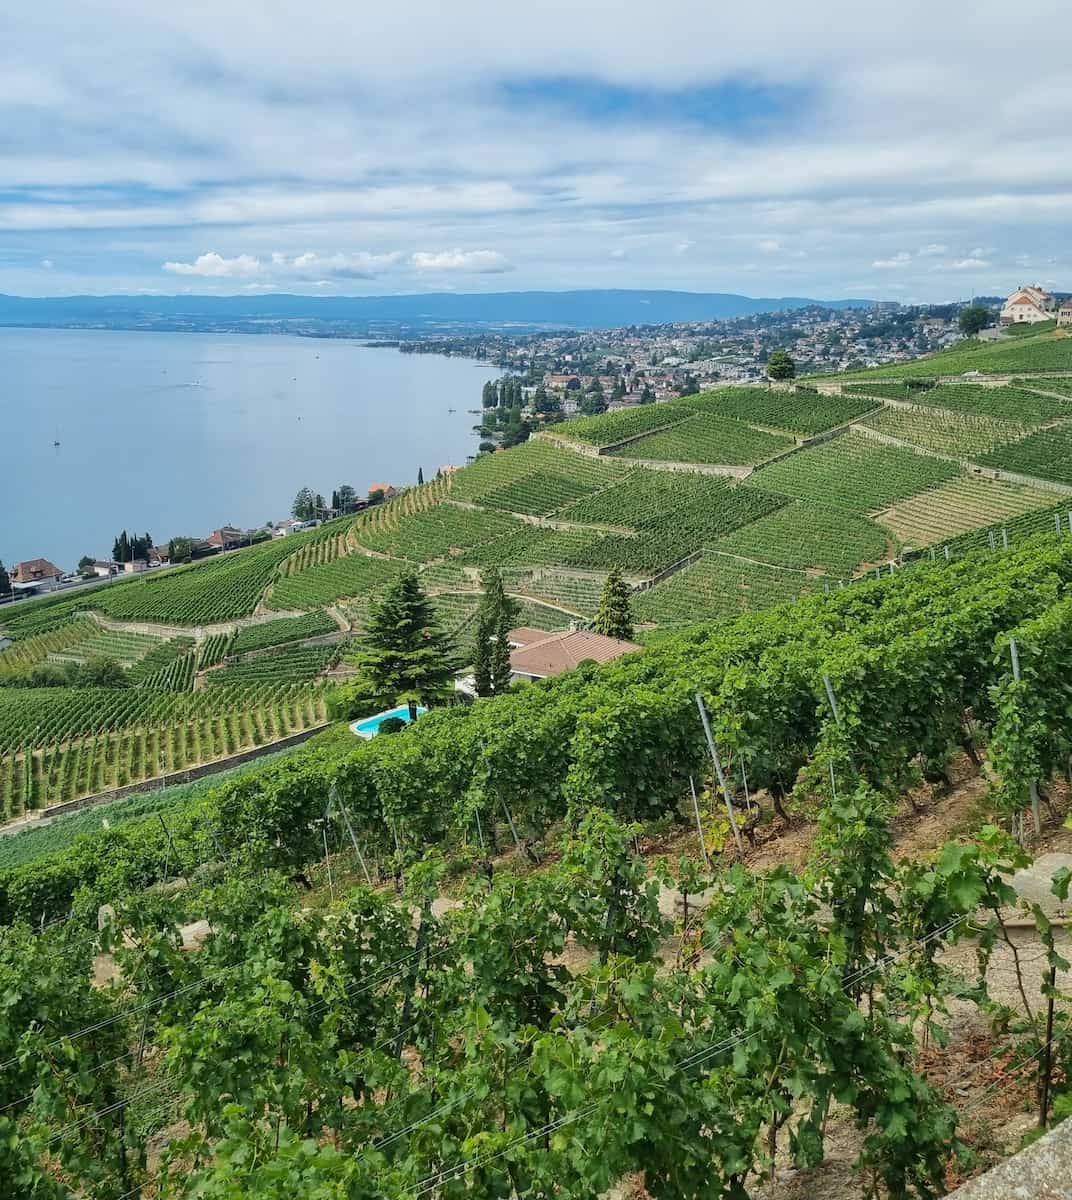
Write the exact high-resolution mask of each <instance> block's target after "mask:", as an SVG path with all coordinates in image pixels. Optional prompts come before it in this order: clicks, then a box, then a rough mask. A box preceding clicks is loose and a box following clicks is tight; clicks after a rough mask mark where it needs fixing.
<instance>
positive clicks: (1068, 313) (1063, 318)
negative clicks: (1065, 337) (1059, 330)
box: [1057, 300, 1072, 326]
mask: <svg viewBox="0 0 1072 1200" xmlns="http://www.w3.org/2000/svg"><path fill="white" fill-rule="evenodd" d="M1057 324H1058V325H1062V326H1072V300H1066V301H1065V302H1064V304H1062V305H1061V307H1060V308H1059V309H1058V310H1057Z"/></svg>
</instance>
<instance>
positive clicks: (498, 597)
mask: <svg viewBox="0 0 1072 1200" xmlns="http://www.w3.org/2000/svg"><path fill="white" fill-rule="evenodd" d="M480 582H481V584H482V585H483V588H484V595H483V597H482V598H481V601H480V608H479V610H478V611H477V618H476V650H475V653H474V658H473V674H474V678H475V683H476V692H477V695H478V696H491V695H494V694H495V693H496V692H498V693H502V692H505V691H506V690H507V689H508V688H509V687H510V675H511V671H510V639H509V637H508V636H507V635H508V634H509V632H510V630H511V629H512V628H513V625H514V621H515V620H516V619H517V605H516V604H515V602H514V601H513V600H511V599H510V597H509V596H507V595H506V592H505V591H504V590H503V581H502V576H501V575H500V574H499V572H498V570H497V569H495V568H494V567H492V568H491V569H490V570H488V571H485V572H483V573H482V574H481V577H480Z"/></svg>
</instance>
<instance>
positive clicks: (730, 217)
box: [0, 0, 1072, 299]
mask: <svg viewBox="0 0 1072 1200" xmlns="http://www.w3.org/2000/svg"><path fill="white" fill-rule="evenodd" d="M1040 3H1041V7H1037V8H1036V10H1035V11H1036V19H1035V20H1033V21H1030V22H1019V23H1014V24H1013V25H1010V23H1009V22H1008V20H1007V18H1006V16H1005V12H1006V9H1007V3H1006V0H978V3H977V4H976V7H975V8H974V9H973V15H974V19H973V21H972V22H971V23H970V24H969V25H966V24H965V22H964V21H963V19H962V16H961V14H960V12H959V11H958V10H957V8H956V6H948V5H947V6H941V5H938V6H935V5H934V4H933V0H927V2H926V3H925V2H924V0H901V3H899V4H897V5H886V6H880V7H879V8H877V9H876V10H875V11H874V12H870V11H868V12H867V13H864V12H863V11H862V10H861V9H860V7H859V6H858V5H857V6H852V5H849V4H848V0H818V3H817V4H816V5H812V6H810V7H809V6H801V5H800V4H799V3H790V0H771V3H770V4H768V5H767V6H763V7H753V8H751V9H749V8H747V7H745V8H742V7H741V6H738V7H737V8H735V9H733V10H732V11H730V12H727V13H721V12H716V11H715V10H714V9H713V8H712V7H711V6H710V5H703V4H701V3H700V0H664V4H663V5H662V6H659V7H658V8H653V7H652V6H647V7H644V6H633V8H631V9H630V13H629V16H630V19H629V21H628V23H627V24H626V25H625V26H624V27H622V28H620V29H618V28H616V32H615V37H614V44H613V50H612V51H611V52H608V51H607V46H606V41H605V38H604V36H603V34H604V31H605V30H606V28H608V27H610V25H611V23H612V22H613V20H614V17H615V16H616V15H617V10H616V8H615V6H614V5H613V4H612V2H611V0H589V3H588V4H587V5H580V6H578V5H576V3H575V0H545V3H544V4H543V5H541V6H535V7H533V6H530V7H529V8H527V9H526V8H522V9H507V8H502V7H501V6H500V7H499V8H495V7H494V6H492V5H490V4H489V2H488V0H456V2H455V3H454V4H452V5H449V6H444V5H442V4H435V3H433V2H432V0H412V3H411V4H410V5H396V6H394V7H391V6H382V5H381V6H374V7H373V8H372V9H370V10H369V12H368V13H367V14H364V13H363V15H362V21H361V24H360V29H359V30H358V28H357V27H356V26H355V25H354V23H353V21H352V19H351V17H350V16H349V15H348V12H347V10H346V9H345V7H344V6H343V5H342V4H341V2H340V0H306V3H305V4H304V5H303V7H302V23H301V35H300V37H295V35H294V26H293V22H292V21H291V20H289V19H288V14H287V11H286V6H285V5H283V4H281V3H279V0H269V3H267V4H264V5H262V6H261V8H260V9H259V10H258V20H257V21H256V22H255V23H251V22H250V21H249V19H248V14H247V12H246V9H245V8H244V6H242V5H238V4H234V3H230V4H228V3H224V4H219V3H210V2H209V0H190V2H189V3H187V4H184V5H171V6H159V5H144V4H143V5H140V6H139V5H132V4H130V3H129V0H98V3H97V4H95V5H92V6H87V5H85V4H84V3H78V0H52V3H50V4H47V5H37V6H32V5H29V4H27V3H25V0H23V3H19V0H15V4H14V5H13V6H9V7H13V8H14V10H16V11H17V14H18V19H17V20H13V21H11V22H9V24H10V26H11V28H10V29H5V36H4V38H3V39H2V40H0V67H2V68H3V69H0V121H2V122H3V128H4V130H5V137H4V138H3V144H2V145H0V172H2V174H3V178H4V192H3V197H2V199H0V236H2V237H3V240H4V244H5V256H4V263H3V264H2V265H0V291H17V290H25V291H33V290H38V291H40V290H43V289H44V288H45V287H46V286H47V288H48V290H50V291H59V290H63V289H67V290H70V291H94V290H101V289H105V288H108V287H110V288H112V289H113V290H132V291H133V290H138V289H139V288H142V287H144V286H145V285H147V284H151V283H153V282H154V281H157V282H159V279H160V264H161V263H162V262H163V261H164V260H165V259H167V260H169V262H170V263H173V264H174V265H175V267H177V269H175V270H170V271H169V275H170V276H175V277H176V278H172V279H171V282H172V283H178V282H179V279H178V277H181V278H182V282H184V283H187V284H189V286H190V287H192V288H196V287H209V286H210V285H213V283H215V285H217V286H219V287H220V288H223V287H226V286H229V283H228V281H232V282H233V283H234V284H235V286H238V285H239V284H241V283H242V282H243V281H251V280H252V281H261V282H263V283H264V284H265V285H266V286H267V285H272V286H283V285H286V286H294V287H296V288H305V289H312V288H314V287H318V286H319V285H327V286H343V285H344V284H345V281H346V280H348V279H350V280H368V281H369V282H370V284H371V285H372V286H370V287H369V288H368V289H364V288H363V289H362V290H369V291H375V290H377V288H379V289H380V290H392V289H394V288H396V287H397V286H398V284H397V280H398V278H399V277H400V276H401V277H403V278H405V279H406V282H407V286H409V285H410V284H412V285H413V286H417V287H420V286H425V287H434V288H437V289H438V288H443V287H445V286H447V285H448V284H452V283H454V281H455V278H456V279H457V280H458V282H459V286H464V279H465V277H466V273H467V272H469V273H472V272H476V273H477V274H478V275H479V272H481V271H485V272H489V274H490V273H494V272H495V271H497V270H502V269H504V264H505V265H508V264H509V263H516V264H518V278H517V282H518V286H522V287H540V286H546V287H570V286H600V285H601V284H604V283H606V284H613V285H615V286H622V285H623V284H633V285H635V286H652V287H659V286H668V287H694V288H697V289H698V290H708V289H710V288H718V289H723V288H725V289H726V290H741V288H735V287H734V281H735V280H737V281H738V282H739V283H740V284H742V285H743V284H744V283H745V282H747V283H748V284H749V290H752V291H755V292H757V293H760V294H778V293H776V292H774V291H773V290H768V289H774V288H776V287H779V286H781V282H782V279H781V275H782V273H787V274H788V277H789V278H791V279H792V283H793V289H794V291H798V290H800V291H802V293H803V294H812V295H819V296H835V295H852V294H860V293H859V289H858V287H856V286H850V285H852V284H858V283H859V274H860V269H861V267H866V266H867V264H868V263H870V262H871V261H872V260H875V261H876V262H878V263H880V264H888V265H882V266H879V267H877V268H876V269H875V270H874V271H872V272H871V273H870V275H869V278H870V280H871V281H872V282H871V283H870V285H869V286H870V287H873V288H875V289H876V291H878V292H881V293H882V294H886V293H887V292H888V291H889V289H891V288H892V286H893V282H894V281H897V282H900V281H901V280H902V279H903V280H905V281H907V286H908V287H909V288H911V289H913V291H912V294H913V297H916V296H918V297H919V298H921V299H924V298H927V299H942V298H946V297H948V295H950V294H952V293H953V292H954V291H955V289H954V287H953V285H952V283H951V280H955V278H956V277H955V276H954V275H953V270H952V266H951V263H950V261H949V260H950V259H954V258H959V259H960V261H962V262H966V261H968V259H978V260H980V261H984V262H990V261H993V262H996V263H998V264H999V267H1001V268H1003V267H1005V266H1008V267H1009V268H1010V269H1011V270H1012V271H1014V272H1016V273H1017V274H1019V273H1020V271H1021V269H1022V268H1020V267H1019V266H1017V265H1016V264H1015V263H1014V262H1012V261H1011V260H1010V261H1007V260H1006V257H1005V254H1004V252H1003V253H1002V254H1000V255H999V253H998V251H997V250H994V251H990V250H988V249H987V247H988V246H991V245H994V246H1000V247H1004V246H1008V245H1013V244H1015V245H1016V247H1017V249H1018V250H1020V251H1022V252H1023V253H1024V254H1026V255H1029V256H1030V257H1029V261H1031V262H1034V263H1037V264H1039V268H1038V269H1039V271H1042V270H1046V271H1047V272H1049V273H1052V274H1054V275H1056V276H1057V278H1058V279H1059V283H1058V284H1057V285H1055V286H1056V287H1058V288H1060V287H1065V288H1072V282H1069V281H1070V280H1072V247H1070V246H1069V242H1068V239H1067V237H1066V236H1065V232H1066V230H1067V214H1068V204H1069V197H1070V196H1072V157H1070V156H1069V155H1068V153H1067V126H1066V114H1067V112H1068V111H1069V109H1070V107H1072V73H1070V72H1069V71H1068V70H1067V61H1066V59H1067V46H1066V44H1065V42H1064V41H1062V39H1061V38H1059V37H1054V36H1053V29H1054V28H1055V27H1056V26H1055V22H1058V23H1059V22H1060V21H1061V20H1062V19H1063V16H1064V10H1063V9H1062V8H1061V7H1059V6H1058V4H1057V2H1056V0H1040ZM772 25H773V26H774V27H776V28H778V30H779V32H780V36H779V37H778V38H777V39H773V40H772V39H771V38H770V36H769V29H770V27H771V26H772ZM414 27H419V28H420V29H421V30H422V36H421V38H420V39H417V41H414V39H413V33H412V31H413V28H414ZM921 27H925V28H926V29H927V38H926V40H925V42H921V41H920V40H919V38H918V29H919V28H921ZM563 28H569V29H570V30H571V33H572V36H571V37H570V38H569V39H567V41H568V44H566V45H564V43H563V39H562V37H561V30H562V29H563ZM57 30H63V32H64V36H63V37H58V36H57ZM477 34H479V36H477ZM370 45H371V46H374V47H375V53H369V54H365V55H363V56H361V61H360V66H359V69H355V66H354V63H355V46H370ZM1010 61H1018V62H1030V63H1031V71H1030V72H1029V73H1028V74H1026V75H1025V76H1024V78H1022V79H1020V80H1018V81H1017V86H1016V87H1015V88H1013V89H1004V90H999V92H998V93H997V94H996V96H995V99H994V101H993V103H992V104H991V105H990V106H989V108H988V112H987V119H986V121H978V120H976V119H974V118H975V116H976V114H977V106H978V86H979V80H980V79H981V78H982V79H985V78H1001V77H1003V74H1004V73H1005V72H1006V71H1007V65H1008V63H1009V62H1010ZM116 62H119V63H120V64H121V69H119V70H116V69H115V67H114V64H115V63H116ZM740 79H747V80H748V81H749V83H750V84H754V85H755V86H757V87H760V88H762V87H771V88H773V89H779V88H783V87H786V88H789V89H796V90H794V91H793V92H792V93H791V94H790V95H789V97H788V99H787V101H786V102H785V104H784V106H783V105H779V104H775V106H774V107H775V111H774V112H773V113H772V114H771V116H770V118H769V119H765V120H764V122H763V126H762V129H761V130H758V131H757V130H749V129H744V130H741V129H739V128H737V129H735V128H732V123H731V125H730V126H727V125H726V124H724V123H722V122H714V123H701V122H696V121H691V120H687V119H674V116H673V114H672V113H671V115H670V116H664V115H663V113H666V112H670V110H671V109H672V107H673V97H674V96H675V95H676V94H677V93H682V96H681V104H680V116H682V117H687V116H689V115H690V114H692V113H694V111H695V105H694V104H693V101H694V99H695V97H693V96H690V95H688V89H690V88H717V87H719V86H720V85H722V84H724V83H726V82H727V81H733V80H740ZM553 80H559V81H561V80H566V81H570V80H576V81H577V82H578V84H579V85H580V86H579V88H578V89H577V94H578V95H579V96H580V97H581V99H580V101H579V102H577V103H573V104H571V103H570V101H569V96H568V95H564V96H560V97H558V99H561V101H562V102H561V103H559V102H556V101H555V98H554V97H553V94H552V88H553V87H554V86H558V87H559V89H560V91H561V92H568V84H567V85H553V84H552V83H551V82H550V81H553ZM515 81H523V82H525V83H526V84H531V83H533V82H535V84H536V86H535V87H534V88H530V87H526V88H522V89H513V90H511V89H510V86H509V85H510V84H511V83H514V82H515ZM504 85H505V86H504ZM544 85H546V86H544ZM608 86H609V87H620V88H624V89H632V90H635V91H636V92H637V93H638V96H639V99H640V100H641V101H642V100H643V95H642V93H643V91H644V89H645V88H650V89H652V90H653V91H657V92H661V93H662V96H663V99H664V100H665V101H666V104H665V105H664V104H663V103H660V104H659V105H657V106H651V108H652V111H650V112H649V111H646V110H645V108H644V106H643V104H642V103H638V105H637V108H636V111H637V113H640V114H642V115H641V116H639V117H638V119H635V120H628V121H625V120H619V121H615V123H614V125H613V128H610V129H608V122H607V120H606V119H605V118H604V117H602V116H601V115H600V114H599V106H598V105H594V106H590V105H588V104H587V103H585V101H584V97H586V96H587V97H591V96H598V94H599V89H600V88H601V87H608ZM519 91H520V92H521V93H522V94H523V95H525V96H527V97H528V99H527V100H519V99H518V92H519ZM775 95H776V96H777V92H775ZM935 95H940V96H941V104H940V105H937V106H936V105H935V104H934V101H933V98H934V96H935ZM574 98H575V99H576V96H575V97H574ZM655 110H658V111H655ZM775 229H777V230H778V234H777V236H776V237H775V236H772V234H771V231H772V230H775ZM645 237H647V238H651V239H663V240H661V241H659V240H656V241H654V242H653V243H652V244H654V245H655V246H656V247H658V248H659V249H660V250H661V251H662V252H661V253H659V252H655V253H643V254H642V253H640V252H639V251H637V252H635V253H634V252H631V253H630V257H629V259H628V260H626V261H620V262H619V261H615V260H613V259H610V258H609V257H608V248H609V247H611V246H616V245H623V246H625V245H627V246H628V247H629V248H630V250H631V251H632V248H633V247H634V246H640V245H644V243H643V242H641V241H639V240H634V239H640V238H645ZM891 244H892V245H894V246H898V247H900V246H905V247H917V246H918V247H920V249H919V250H918V251H916V252H915V253H913V254H912V255H911V257H910V261H908V262H905V261H903V260H901V259H900V258H899V256H898V257H897V258H894V257H891V255H892V254H893V252H892V251H890V250H888V249H887V247H888V246H889V245H891ZM206 245H208V246H216V247H217V248H219V250H220V254H219V255H218V256H217V257H220V259H221V262H220V263H212V262H211V261H209V262H204V263H202V262H201V260H200V258H199V255H201V251H202V249H203V248H204V247H205V246H206ZM354 246H358V247H362V246H363V247H368V248H369V252H368V257H366V256H364V255H362V254H358V255H354V254H353V253H351V252H350V251H349V250H348V249H347V248H349V247H354ZM454 246H462V247H483V246H488V247H490V246H495V247H497V250H496V251H494V252H491V251H488V253H495V254H498V255H499V256H500V259H501V261H498V262H496V261H492V262H490V263H489V262H485V263H484V264H483V265H480V264H479V262H478V261H477V260H475V259H473V258H470V259H469V260H466V259H464V258H462V259H460V260H458V261H457V262H455V263H454V264H452V263H451V262H450V260H449V256H451V255H452V254H454V253H455V252H454V251H451V250H449V249H447V250H440V251H437V250H435V249H434V248H435V247H448V248H449V247H454ZM693 246H696V247H698V248H702V251H701V250H700V249H697V250H694V252H693V253H691V254H690V253H688V251H689V250H691V249H692V248H693ZM969 246H972V247H975V250H973V251H971V252H968V251H967V250H966V247H969ZM381 247H392V248H393V247H402V248H404V249H403V250H402V251H400V252H397V253H399V254H400V257H398V258H397V259H396V260H395V261H387V262H378V261H375V260H376V259H378V258H381V257H382V255H381V254H380V253H379V250H380V248H381ZM414 247H431V248H433V249H424V250H420V251H419V252H418V253H419V255H420V259H419V260H418V259H417V258H415V257H414V256H413V255H412V250H413V248H414ZM788 247H795V248H797V249H794V250H789V249H787V248H788ZM950 247H953V248H955V249H953V250H951V249H950ZM805 251H806V252H807V255H808V258H807V260H806V262H807V267H808V269H807V271H806V272H805V271H804V270H803V267H802V265H801V264H802V263H804V261H805V260H804V259H800V261H799V262H797V261H796V260H795V259H794V255H796V256H800V255H802V254H804V253H805ZM273 252H276V253H283V254H284V255H285V258H286V260H287V262H286V263H285V264H282V265H280V264H274V263H273V262H272V259H271V255H272V253H273ZM391 253H396V252H395V251H393V250H392V251H391ZM457 253H458V254H459V255H463V254H468V255H470V256H471V255H473V254H474V253H478V252H474V251H458V252H457ZM45 254H49V255H53V256H55V259H56V261H57V262H58V263H60V264H61V265H60V266H59V267H57V268H56V269H54V270H53V271H51V272H49V274H47V275H45V274H43V273H42V270H41V268H40V267H39V265H38V264H39V263H40V261H41V258H42V255H45ZM224 255H228V256H230V255H235V256H237V258H236V259H235V260H232V259H230V258H229V257H228V258H224V257H223V256H224ZM306 255H308V256H310V257H309V258H305V256H306ZM243 256H246V257H249V258H253V259H256V260H257V262H258V263H259V264H260V265H259V273H253V274H248V275H244V274H242V271H243V270H244V269H246V268H243V267H242V266H241V265H240V260H241V259H242V257H243ZM445 256H446V257H445ZM303 259H304V261H300V260H303ZM1051 260H1053V261H1052V263H1051ZM15 264H22V265H21V266H18V265H15ZM199 264H200V265H199ZM226 264H230V265H226ZM939 264H940V265H939ZM1042 264H1046V265H1045V267H1043V265H1042ZM787 268H788V272H787V271H786V269H787ZM935 268H938V269H935ZM248 269H250V270H253V268H248ZM961 269H963V270H967V269H968V268H961ZM452 272H456V273H457V274H456V276H455V275H452ZM377 279H380V280H383V282H382V283H381V284H376V282H375V281H376V280H377ZM333 281H334V284H333ZM987 282H988V286H989V284H990V279H988V281H987ZM1016 282H1017V280H1016V279H1015V278H1012V279H1009V278H1007V277H1006V275H1005V274H1004V273H1003V272H1001V271H1000V269H999V268H995V269H994V275H993V284H994V289H995V291H1000V290H1002V288H1004V287H1006V286H1007V287H1009V288H1011V287H1012V286H1014V285H1015V283H1016ZM865 286H867V285H865ZM863 294H867V291H865V292H864V293H863Z"/></svg>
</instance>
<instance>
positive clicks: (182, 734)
mask: <svg viewBox="0 0 1072 1200" xmlns="http://www.w3.org/2000/svg"><path fill="white" fill-rule="evenodd" d="M326 720H327V710H326V703H325V697H324V693H323V691H322V690H318V689H312V688H304V689H290V690H289V691H286V692H280V693H279V694H278V695H277V696H276V697H275V698H274V699H262V700H261V701H259V702H258V701H256V700H253V699H252V698H251V703H250V704H249V705H248V706H243V707H235V708H232V709H230V710H229V711H226V712H220V713H217V714H214V715H208V716H201V717H188V718H182V717H179V718H177V719H175V720H172V721H168V722H165V723H162V724H158V725H154V726H151V727H141V726H139V727H136V728H132V729H126V730H122V731H118V732H113V733H102V734H99V735H96V736H90V737H87V738H84V739H81V740H77V741H74V742H72V743H70V744H65V745H60V746H52V747H49V748H45V749H41V750H35V751H30V750H29V749H27V750H26V751H25V752H24V751H23V750H22V749H21V748H19V749H18V750H16V751H14V752H12V753H6V754H3V753H0V815H2V816H3V817H5V818H10V817H14V816H18V815H20V814H21V813H22V812H24V811H30V810H33V809H37V808H41V807H43V806H45V805H46V804H59V803H62V802H63V801H66V800H74V799H77V798H79V797H81V796H86V795H90V794H92V793H95V792H105V791H110V790H112V789H114V788H119V787H124V786H125V785H127V784H130V783H139V782H141V781H142V780H146V779H152V778H155V777H156V776H158V775H162V774H171V773H174V772H181V771H185V770H187V769H189V768H191V767H195V766H198V765H200V764H201V763H205V762H212V761H215V760H217V759H221V758H226V757H228V756H230V755H232V754H236V753H238V752H239V751H242V750H248V749H252V748H253V747H255V746H263V745H266V744H268V743H270V742H273V741H277V740H279V739H280V738H284V737H287V736H289V735H290V734H292V733H299V732H301V731H302V730H304V729H310V728H312V727H314V726H316V725H320V724H323V723H324V722H325V721H326Z"/></svg>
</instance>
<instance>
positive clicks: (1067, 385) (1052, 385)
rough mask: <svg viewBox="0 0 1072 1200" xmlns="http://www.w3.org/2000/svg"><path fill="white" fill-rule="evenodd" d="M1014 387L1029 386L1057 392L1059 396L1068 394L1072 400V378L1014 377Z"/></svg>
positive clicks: (1032, 389)
mask: <svg viewBox="0 0 1072 1200" xmlns="http://www.w3.org/2000/svg"><path fill="white" fill-rule="evenodd" d="M1012 382H1013V387H1018V388H1027V389H1028V390H1029V391H1038V392H1056V393H1057V394H1058V395H1059V396H1067V397H1068V398H1069V400H1072V379H1046V378H1044V377H1040V378H1038V379H1031V378H1027V379H1014V380H1013V381H1012Z"/></svg>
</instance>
